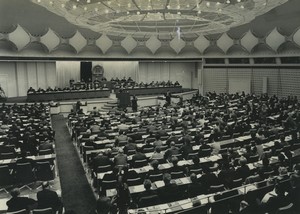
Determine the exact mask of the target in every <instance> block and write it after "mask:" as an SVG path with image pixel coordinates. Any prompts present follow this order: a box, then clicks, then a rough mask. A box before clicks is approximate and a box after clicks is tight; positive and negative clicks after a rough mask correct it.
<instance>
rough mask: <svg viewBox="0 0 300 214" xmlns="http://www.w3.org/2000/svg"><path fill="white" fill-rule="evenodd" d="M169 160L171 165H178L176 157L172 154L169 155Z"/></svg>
mask: <svg viewBox="0 0 300 214" xmlns="http://www.w3.org/2000/svg"><path fill="white" fill-rule="evenodd" d="M171 162H172V164H173V166H177V165H178V158H177V157H176V156H172V157H171Z"/></svg>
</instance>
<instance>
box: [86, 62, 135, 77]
mask: <svg viewBox="0 0 300 214" xmlns="http://www.w3.org/2000/svg"><path fill="white" fill-rule="evenodd" d="M95 65H101V66H102V67H103V69H104V77H105V78H106V79H107V80H110V79H111V78H116V77H118V78H119V79H121V78H123V77H125V78H128V77H131V78H132V79H133V80H137V77H138V70H139V62H138V61H94V62H92V68H93V67H94V66H95Z"/></svg>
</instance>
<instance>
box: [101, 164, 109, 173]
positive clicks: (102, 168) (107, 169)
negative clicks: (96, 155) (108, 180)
mask: <svg viewBox="0 0 300 214" xmlns="http://www.w3.org/2000/svg"><path fill="white" fill-rule="evenodd" d="M111 170H112V167H111V165H105V166H98V167H97V173H102V172H108V171H111Z"/></svg>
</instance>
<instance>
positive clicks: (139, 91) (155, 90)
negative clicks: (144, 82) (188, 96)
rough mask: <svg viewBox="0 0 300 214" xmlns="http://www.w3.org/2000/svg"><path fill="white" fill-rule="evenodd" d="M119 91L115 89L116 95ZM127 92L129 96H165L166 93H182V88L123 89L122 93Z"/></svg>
mask: <svg viewBox="0 0 300 214" xmlns="http://www.w3.org/2000/svg"><path fill="white" fill-rule="evenodd" d="M119 90H120V89H115V92H116V94H118V93H120V92H119ZM125 91H127V92H128V93H129V94H130V95H152V94H165V93H167V91H170V92H171V93H180V92H182V86H167V87H163V86H158V87H147V88H145V87H134V88H124V89H123V92H125Z"/></svg>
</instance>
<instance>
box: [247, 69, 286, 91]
mask: <svg viewBox="0 0 300 214" xmlns="http://www.w3.org/2000/svg"><path fill="white" fill-rule="evenodd" d="M252 71H253V75H252V77H253V80H252V81H253V82H252V83H253V84H252V85H253V91H252V92H254V93H255V94H261V93H262V90H263V78H264V77H267V79H268V84H267V92H268V94H270V95H279V90H280V87H281V86H280V78H279V76H278V75H279V73H278V71H279V69H278V68H253V70H252Z"/></svg>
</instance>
